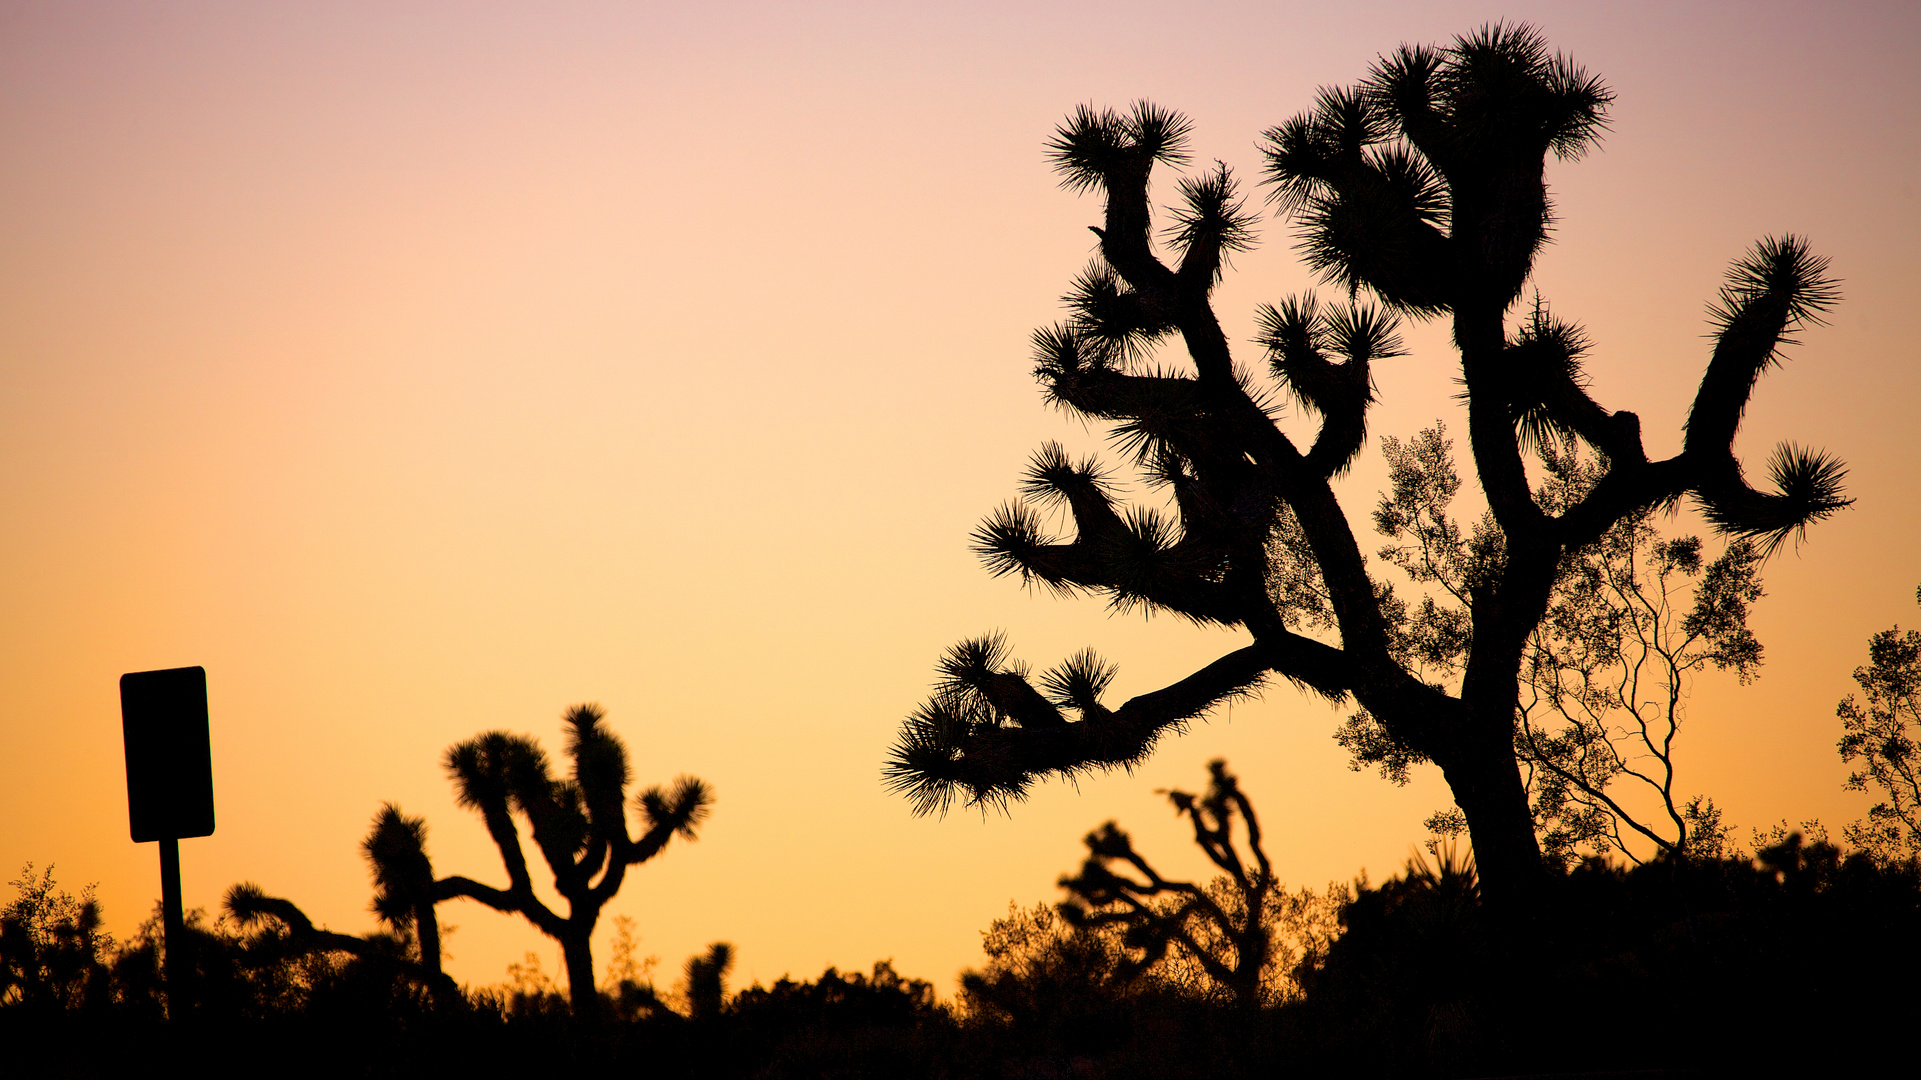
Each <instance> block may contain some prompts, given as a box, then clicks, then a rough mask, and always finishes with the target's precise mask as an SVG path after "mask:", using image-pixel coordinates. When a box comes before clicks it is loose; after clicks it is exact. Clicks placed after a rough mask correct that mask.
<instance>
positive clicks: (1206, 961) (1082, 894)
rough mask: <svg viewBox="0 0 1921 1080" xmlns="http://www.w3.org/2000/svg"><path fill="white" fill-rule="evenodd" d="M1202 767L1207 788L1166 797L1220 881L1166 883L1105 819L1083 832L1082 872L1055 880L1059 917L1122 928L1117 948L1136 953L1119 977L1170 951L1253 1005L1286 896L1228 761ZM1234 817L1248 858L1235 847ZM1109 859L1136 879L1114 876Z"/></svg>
mask: <svg viewBox="0 0 1921 1080" xmlns="http://www.w3.org/2000/svg"><path fill="white" fill-rule="evenodd" d="M1207 771H1208V774H1209V777H1210V780H1209V782H1208V785H1207V791H1206V793H1205V794H1203V795H1199V796H1196V795H1193V794H1190V793H1188V792H1185V791H1170V792H1168V793H1167V797H1168V801H1170V802H1172V803H1173V804H1174V809H1175V811H1176V812H1177V813H1179V814H1181V815H1183V816H1185V817H1187V818H1188V819H1190V820H1191V821H1192V822H1193V825H1194V843H1195V844H1196V845H1198V846H1199V847H1200V849H1201V850H1202V851H1203V852H1205V853H1206V855H1207V858H1208V860H1209V861H1210V862H1212V863H1213V864H1214V865H1215V866H1217V867H1219V868H1220V870H1221V873H1222V875H1223V876H1222V877H1221V878H1220V879H1218V880H1217V881H1216V882H1215V883H1214V884H1212V885H1206V886H1203V885H1196V884H1194V883H1193V882H1188V881H1169V880H1167V879H1166V878H1164V877H1162V876H1161V875H1160V873H1159V872H1157V871H1156V870H1155V869H1154V867H1153V866H1151V865H1150V864H1149V863H1148V861H1147V860H1146V859H1145V858H1144V857H1142V856H1141V855H1140V854H1139V853H1138V852H1136V851H1135V850H1134V842H1133V840H1132V839H1131V838H1130V837H1129V836H1128V835H1127V833H1126V832H1125V831H1123V830H1122V829H1121V828H1120V826H1118V825H1116V824H1115V823H1114V822H1111V821H1110V822H1108V823H1107V824H1105V825H1103V826H1101V827H1100V828H1099V829H1096V830H1095V831H1093V832H1091V833H1089V834H1087V840H1086V843H1087V861H1086V862H1085V863H1084V864H1082V866H1081V872H1080V874H1079V875H1078V876H1075V877H1064V878H1062V879H1061V888H1063V889H1066V890H1067V891H1068V894H1069V895H1070V896H1071V897H1072V899H1070V900H1069V901H1068V902H1067V903H1064V904H1062V905H1061V908H1060V911H1061V916H1062V917H1063V918H1064V919H1066V920H1067V922H1068V923H1069V924H1070V925H1072V926H1076V927H1088V928H1100V927H1115V928H1118V929H1120V930H1122V931H1123V933H1124V937H1123V939H1122V940H1123V942H1124V944H1125V945H1126V946H1127V947H1128V948H1129V949H1131V950H1134V951H1135V952H1136V955H1134V956H1132V957H1130V958H1129V959H1128V961H1127V962H1126V964H1125V965H1124V968H1125V971H1124V972H1123V974H1129V973H1133V972H1139V971H1144V970H1146V969H1148V968H1150V967H1153V966H1154V965H1156V964H1159V963H1161V962H1162V961H1163V960H1164V959H1166V958H1167V956H1168V952H1169V950H1170V949H1172V950H1173V951H1174V952H1176V953H1177V954H1179V957H1180V958H1181V959H1182V960H1185V961H1186V962H1187V963H1188V964H1190V965H1191V966H1194V967H1198V968H1199V969H1200V971H1201V972H1202V973H1203V974H1204V976H1205V978H1206V981H1207V982H1209V983H1212V984H1213V985H1214V986H1216V987H1219V988H1221V989H1223V990H1225V991H1227V993H1228V995H1230V996H1231V997H1232V999H1233V1001H1234V1003H1235V1004H1237V1005H1239V1006H1241V1007H1242V1008H1248V1009H1255V1008H1259V1007H1260V1006H1261V1005H1262V1004H1263V1003H1264V1002H1265V1001H1266V999H1267V997H1268V996H1269V990H1270V988H1269V986H1268V981H1267V980H1266V979H1265V978H1263V976H1264V974H1266V973H1268V972H1269V969H1270V968H1271V967H1272V966H1273V965H1272V963H1271V961H1272V960H1273V959H1274V957H1273V952H1274V946H1275V941H1274V930H1275V927H1274V923H1275V922H1276V921H1277V918H1276V917H1277V916H1278V915H1280V914H1281V910H1280V909H1281V908H1282V907H1284V906H1288V902H1289V901H1290V900H1293V899H1294V898H1292V897H1290V896H1289V895H1288V894H1287V892H1286V891H1285V890H1284V889H1281V888H1280V887H1279V886H1278V885H1277V884H1276V882H1275V881H1274V872H1273V867H1272V866H1271V865H1270V864H1269V863H1268V860H1267V852H1266V851H1265V850H1264V849H1263V848H1262V847H1261V824H1260V821H1259V819H1257V818H1256V817H1255V816H1254V806H1253V804H1252V803H1250V802H1249V801H1248V799H1247V796H1246V795H1245V794H1243V793H1242V792H1241V788H1240V784H1239V783H1238V782H1237V781H1236V780H1235V777H1234V774H1232V773H1230V772H1228V771H1227V763H1226V762H1224V761H1213V762H1209V763H1208V766H1207ZM1237 816H1238V817H1239V818H1240V819H1241V829H1242V832H1243V833H1244V834H1245V837H1244V840H1243V844H1244V846H1245V847H1246V848H1247V854H1248V857H1247V858H1243V857H1242V856H1241V853H1240V852H1239V851H1236V850H1235V845H1234V819H1235V818H1236V817H1237ZM1116 863H1122V864H1125V867H1124V869H1125V868H1131V869H1132V870H1133V871H1134V872H1135V873H1136V874H1138V875H1139V876H1138V877H1130V876H1128V875H1127V874H1126V873H1124V872H1123V873H1115V871H1114V864H1116ZM1295 906H1299V905H1298V904H1296V905H1295Z"/></svg>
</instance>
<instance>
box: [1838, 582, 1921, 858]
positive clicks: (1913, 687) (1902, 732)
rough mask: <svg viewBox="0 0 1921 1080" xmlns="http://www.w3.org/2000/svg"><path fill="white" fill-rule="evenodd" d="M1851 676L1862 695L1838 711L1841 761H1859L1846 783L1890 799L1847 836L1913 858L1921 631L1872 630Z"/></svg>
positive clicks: (1920, 779) (1889, 854) (1917, 829)
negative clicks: (1864, 654)
mask: <svg viewBox="0 0 1921 1080" xmlns="http://www.w3.org/2000/svg"><path fill="white" fill-rule="evenodd" d="M1915 600H1916V601H1917V602H1921V589H1916V590H1915ZM1854 681H1855V682H1856V683H1858V684H1859V685H1860V687H1861V693H1862V697H1861V698H1856V697H1855V696H1854V695H1853V694H1849V695H1848V696H1847V697H1846V698H1845V699H1843V700H1842V702H1841V705H1840V707H1839V708H1838V709H1837V710H1836V712H1837V713H1838V715H1839V716H1840V717H1841V726H1842V730H1843V732H1844V734H1843V735H1842V736H1841V743H1840V746H1839V749H1840V751H1841V760H1843V761H1845V762H1847V763H1849V764H1851V765H1855V766H1856V769H1855V771H1854V772H1853V773H1851V774H1849V776H1848V782H1847V789H1848V790H1849V791H1866V790H1868V785H1870V784H1872V785H1874V787H1875V788H1876V789H1878V790H1879V792H1880V793H1881V794H1882V795H1884V796H1886V798H1884V799H1883V800H1882V801H1880V802H1878V803H1875V804H1874V805H1873V806H1872V807H1869V808H1868V818H1867V820H1866V821H1864V822H1856V823H1854V824H1851V825H1849V826H1847V827H1846V829H1845V830H1844V831H1843V835H1844V836H1846V837H1847V839H1848V842H1849V843H1851V844H1855V845H1858V846H1859V847H1861V848H1864V849H1866V850H1868V851H1871V852H1874V853H1875V854H1876V855H1878V856H1880V857H1882V858H1884V859H1913V858H1915V857H1916V856H1917V855H1921V748H1918V747H1917V743H1921V631H1917V630H1909V631H1907V632H1905V633H1904V632H1902V630H1901V628H1900V627H1899V626H1894V627H1890V628H1888V629H1886V630H1883V631H1881V632H1880V633H1878V634H1876V635H1874V637H1872V638H1870V639H1869V640H1868V662H1867V663H1866V664H1865V665H1863V666H1861V667H1858V668H1855V669H1854Z"/></svg>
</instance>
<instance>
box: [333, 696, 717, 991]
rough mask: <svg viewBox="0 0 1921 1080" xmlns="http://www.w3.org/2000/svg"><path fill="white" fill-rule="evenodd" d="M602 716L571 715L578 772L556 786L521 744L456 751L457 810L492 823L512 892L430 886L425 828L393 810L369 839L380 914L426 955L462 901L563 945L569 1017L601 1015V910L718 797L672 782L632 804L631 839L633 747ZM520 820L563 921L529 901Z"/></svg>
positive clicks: (494, 739) (494, 742) (469, 882)
mask: <svg viewBox="0 0 1921 1080" xmlns="http://www.w3.org/2000/svg"><path fill="white" fill-rule="evenodd" d="M605 717H606V712H605V711H604V710H603V709H601V707H600V706H598V705H592V704H588V705H576V706H574V707H573V708H571V709H569V710H567V714H566V717H565V720H564V723H565V727H566V732H567V756H568V758H569V759H570V760H571V762H572V765H573V768H572V776H570V777H568V778H566V779H557V778H555V777H554V775H553V773H552V769H551V768H550V766H549V763H548V759H547V754H546V751H544V750H542V749H541V748H540V745H539V744H538V743H536V742H535V741H534V740H533V739H531V738H529V737H527V736H525V735H513V734H509V733H507V732H504V731H490V732H487V733H486V734H483V735H478V736H476V737H474V738H472V739H469V740H467V741H466V742H462V743H457V744H455V745H454V746H453V747H451V748H449V749H448V751H447V756H446V766H447V772H448V773H449V774H450V775H451V776H452V777H453V781H454V787H455V790H456V792H457V793H458V795H459V800H460V804H461V805H462V806H466V807H470V808H472V809H474V810H477V811H479V812H480V816H481V819H482V820H483V821H485V822H486V824H487V832H488V834H489V835H491V836H492V837H493V841H494V845H495V846H496V847H498V848H499V849H500V858H501V862H502V863H503V864H504V865H505V867H506V870H507V887H506V888H504V889H497V888H494V887H492V886H490V885H483V884H481V883H480V882H477V881H474V880H473V879H471V878H467V877H460V876H454V877H447V878H441V879H439V880H437V881H435V880H433V878H432V867H431V864H430V863H428V861H427V858H426V852H425V848H424V846H421V845H420V844H417V843H415V842H414V841H415V839H416V838H418V839H420V840H423V841H424V838H425V828H424V826H422V827H420V828H419V829H415V828H414V827H413V825H412V824H410V823H409V822H408V819H405V818H404V817H402V816H401V815H400V814H399V812H398V810H395V811H394V814H393V818H394V824H393V825H392V826H391V827H390V828H389V829H388V830H387V831H386V832H385V833H383V832H382V829H381V824H382V823H381V822H376V827H375V830H374V835H373V836H371V837H369V838H368V841H367V850H368V854H369V856H370V857H371V858H373V860H374V862H375V865H376V867H377V868H378V869H377V875H378V876H379V877H380V880H381V881H382V885H383V890H384V891H383V893H382V897H383V898H384V899H383V901H377V903H384V904H385V905H386V906H385V907H383V908H382V909H381V913H382V915H383V916H385V917H388V918H390V919H392V918H402V919H407V918H410V919H412V920H413V923H414V925H415V926H416V927H417V928H418V932H419V934H420V937H421V939H422V942H423V953H424V949H425V940H426V938H427V937H428V936H429V934H430V933H433V936H435V938H436V941H437V936H438V935H437V933H434V932H433V931H431V930H430V929H429V928H430V927H432V926H433V923H432V906H433V902H438V901H440V900H447V899H452V898H455V897H466V898H468V899H471V900H478V901H480V902H481V903H483V904H485V905H487V906H488V907H490V908H493V909H494V910H495V911H503V912H509V913H512V914H517V915H520V916H521V917H523V918H525V919H526V920H527V921H528V922H530V923H533V924H534V926H535V927H536V928H538V929H539V930H540V932H541V933H543V934H546V935H547V936H548V937H551V938H553V939H554V940H555V941H557V942H559V943H560V948H561V952H562V953H563V954H564V955H565V957H566V960H567V983H568V993H569V995H570V997H571V998H572V1000H573V1005H574V1011H575V1012H576V1013H588V1012H597V1011H598V1009H599V1004H600V999H599V995H598V992H597V991H596V990H595V989H594V961H593V942H592V938H593V933H594V926H595V924H596V923H597V922H599V920H600V912H601V909H602V908H604V907H606V905H607V902H608V901H609V900H612V899H613V898H614V894H615V893H617V892H619V891H620V886H621V884H622V882H624V881H625V880H626V875H627V868H628V867H629V866H633V865H636V864H638V863H643V862H646V861H647V860H649V859H651V858H653V857H654V856H656V855H658V854H660V852H661V850H662V849H663V848H665V847H666V846H667V842H668V841H669V840H671V839H673V838H674V836H675V835H676V834H678V835H680V836H681V837H683V838H685V839H687V840H693V839H695V838H696V830H697V829H698V828H699V826H700V823H701V822H702V821H703V820H705V819H706V817H707V813H708V808H709V806H710V805H711V804H712V803H713V793H712V791H711V789H709V788H708V786H707V785H706V784H705V783H703V782H702V781H700V780H698V779H695V778H694V777H691V776H682V777H680V778H679V779H678V780H675V781H674V784H673V786H672V788H671V789H663V788H659V787H651V788H648V789H647V790H645V791H643V792H641V793H640V794H639V795H637V796H636V797H635V799H634V804H635V808H636V809H637V810H638V811H639V812H640V817H641V820H642V822H643V823H644V824H645V826H646V827H645V829H643V830H642V832H641V833H640V835H639V836H637V837H630V836H629V835H628V832H627V810H626V802H627V785H628V783H629V782H630V781H631V779H632V774H631V770H630V769H629V767H628V763H627V746H626V744H625V743H623V742H621V740H620V736H618V735H615V734H614V733H613V732H612V731H609V730H608V729H607V728H606V727H605V726H604V725H603V724H602V723H601V721H602V720H603V719H604V718H605ZM389 809H393V808H391V807H390V808H389ZM516 812H517V813H518V814H520V815H521V816H522V817H524V818H525V819H526V820H527V823H528V825H529V826H530V827H531V830H532V832H533V837H534V845H535V846H536V847H537V848H539V849H540V854H541V856H542V857H543V858H544V859H545V860H546V861H547V865H548V867H549V868H550V869H551V870H552V871H553V875H554V889H555V891H557V892H559V893H560V895H561V897H562V898H563V899H565V900H566V901H567V914H566V915H565V916H564V917H563V916H561V915H559V914H557V913H556V912H554V911H553V910H552V909H550V908H549V907H547V905H546V904H544V903H542V902H541V901H540V899H539V897H536V896H535V895H534V888H533V878H532V875H531V874H530V873H529V871H528V868H527V857H526V854H525V853H524V852H523V850H522V848H521V844H520V830H519V829H518V828H517V827H516V826H515V823H514V815H515V813H516ZM416 820H417V819H416ZM428 882H431V885H428V884H427V883H428ZM422 897H428V898H430V900H429V901H427V902H423V900H422ZM437 951H438V950H437V948H436V952H437Z"/></svg>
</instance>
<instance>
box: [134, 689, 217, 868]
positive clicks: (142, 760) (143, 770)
mask: <svg viewBox="0 0 1921 1080" xmlns="http://www.w3.org/2000/svg"><path fill="white" fill-rule="evenodd" d="M120 725H121V733H122V734H123V735H124V736H125V737H126V743H127V816H128V818H129V819H130V820H131V823H132V826H133V839H134V842H135V843H138V844H144V843H146V842H148V841H150V840H169V839H174V840H177V839H181V838H183V837H189V836H212V835H213V754H212V749H211V745H210V743H209V740H208V737H207V669H206V668H198V667H186V668H168V669H166V670H164V671H135V672H132V673H130V674H126V675H122V676H120Z"/></svg>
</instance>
